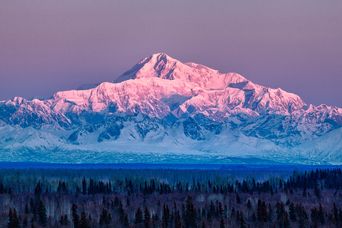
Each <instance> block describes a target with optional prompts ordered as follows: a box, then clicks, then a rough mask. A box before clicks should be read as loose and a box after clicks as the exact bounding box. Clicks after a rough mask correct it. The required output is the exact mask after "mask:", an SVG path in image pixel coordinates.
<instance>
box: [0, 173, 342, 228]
mask: <svg viewBox="0 0 342 228" xmlns="http://www.w3.org/2000/svg"><path fill="white" fill-rule="evenodd" d="M275 169H276V167H275ZM269 172H271V171H269ZM271 173H272V172H271ZM0 227H10V228H15V227H75V228H86V227H119V228H120V227H142V228H153V227H161V228H181V227H184V228H185V227H186V228H188V227H189V228H195V227H199V228H201V227H220V228H223V227H283V228H285V227H342V170H341V169H340V168H331V169H328V168H324V169H313V170H306V171H293V172H291V173H290V174H289V175H285V176H284V175H276V174H274V175H268V176H265V175H264V174H263V175H259V176H257V175H256V176H253V175H245V176H243V177H238V176H236V175H234V174H232V173H231V172H228V171H220V170H216V171H206V170H169V169H163V170H158V169H156V170H147V169H146V170H145V169H144V170H124V169H117V170H107V169H103V170H62V169H60V170H57V169H56V170H51V169H46V170H45V169H20V170H13V169H2V170H0Z"/></svg>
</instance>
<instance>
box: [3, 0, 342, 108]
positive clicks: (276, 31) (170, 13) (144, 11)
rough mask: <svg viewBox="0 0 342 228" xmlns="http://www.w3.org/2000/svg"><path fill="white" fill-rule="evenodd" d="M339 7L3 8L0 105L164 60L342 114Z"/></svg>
mask: <svg viewBox="0 0 342 228" xmlns="http://www.w3.org/2000/svg"><path fill="white" fill-rule="evenodd" d="M341 12H342V1H341V0H328V1H321V0H301V1H298V0H280V1H274V0H254V1H247V0H234V1H233V0H212V1H209V0H208V1H204V0H172V1H170V0H58V1H57V0H29V1H22V0H1V2H0V79H1V80H0V100H3V99H9V98H12V97H14V96H23V97H25V98H47V97H50V96H51V95H52V94H53V93H54V92H56V91H59V90H67V89H76V88H79V87H83V86H87V85H89V84H93V83H99V82H103V81H112V80H114V79H115V78H116V77H117V76H119V75H120V74H121V73H123V72H124V71H126V70H127V69H129V68H130V67H131V66H133V65H134V64H135V63H137V62H138V61H139V60H140V59H142V58H144V57H147V56H150V55H151V54H152V53H156V52H165V53H167V54H168V55H170V56H172V57H174V58H176V59H179V60H181V61H184V62H189V61H191V62H197V63H201V64H203V65H207V66H210V67H212V68H215V69H218V70H220V71H222V72H238V73H240V74H242V75H244V76H245V77H247V78H248V79H250V80H252V81H253V82H255V83H259V84H262V85H265V86H269V87H273V88H278V87H281V88H283V89H285V90H287V91H289V92H293V93H297V94H298V95H300V96H301V97H302V98H303V99H304V101H306V102H307V103H313V104H321V103H325V104H329V105H336V106H339V107H342V89H341V86H342V44H341V42H342V27H341V24H342V13H341Z"/></svg>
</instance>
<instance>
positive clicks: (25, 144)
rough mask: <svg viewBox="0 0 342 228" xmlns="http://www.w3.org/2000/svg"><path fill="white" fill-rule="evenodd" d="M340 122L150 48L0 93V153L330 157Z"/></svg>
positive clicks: (328, 110)
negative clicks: (77, 86) (45, 89)
mask: <svg viewBox="0 0 342 228" xmlns="http://www.w3.org/2000/svg"><path fill="white" fill-rule="evenodd" d="M341 126H342V109H341V108H338V107H331V106H327V105H320V106H313V105H310V104H306V103H305V102H304V101H303V100H302V99H301V98H300V97H299V96H298V95H296V94H293V93H289V92H286V91H284V90H282V89H280V88H278V89H272V88H267V87H264V86H261V85H258V84H255V83H253V82H251V81H249V80H248V79H246V78H245V77H243V76H241V75H239V74H237V73H221V72H219V71H217V70H214V69H211V68H209V67H206V66H203V65H200V64H196V63H182V62H180V61H179V60H176V59H174V58H172V57H170V56H168V55H166V54H164V53H157V54H154V55H152V56H150V57H148V58H145V59H143V60H142V61H140V62H139V63H138V64H136V65H135V66H133V67H132V68H131V69H130V70H128V71H127V72H126V73H124V74H122V75H121V76H119V77H118V79H117V80H116V81H115V82H104V83H101V84H99V85H98V86H96V87H95V88H91V89H86V90H71V91H61V92H57V93H56V94H54V95H53V96H52V98H51V99H47V100H38V99H34V100H26V99H23V98H20V97H15V98H13V99H12V100H8V101H1V102H0V151H2V152H1V153H2V155H1V154H0V160H13V161H16V160H20V161H26V160H28V161H37V160H39V159H41V160H43V161H51V162H54V161H61V162H103V161H107V162H108V161H109V162H122V159H123V160H125V158H128V157H129V158H130V159H129V160H130V161H135V162H143V161H159V160H172V159H180V158H182V157H184V158H187V159H194V158H196V157H198V158H203V159H201V160H203V161H209V160H210V161H211V162H212V161H215V162H218V161H223V162H225V161H227V159H228V158H229V157H246V158H247V157H249V158H251V157H252V158H260V159H265V160H270V161H282V162H299V163H340V162H342V156H341V155H340V154H341V152H342V151H341V148H342V140H341V138H342V136H341V135H342V132H341ZM332 145H333V146H332ZM33 151H35V152H33ZM37 151H38V152H37ZM65 153H66V154H69V156H66V157H65V156H64V155H65ZM58 154H59V155H58ZM62 155H63V156H62ZM119 155H120V156H119ZM170 156H174V157H172V159H170ZM108 159H109V160H108ZM120 159H121V160H120ZM208 159H209V160H208Z"/></svg>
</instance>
